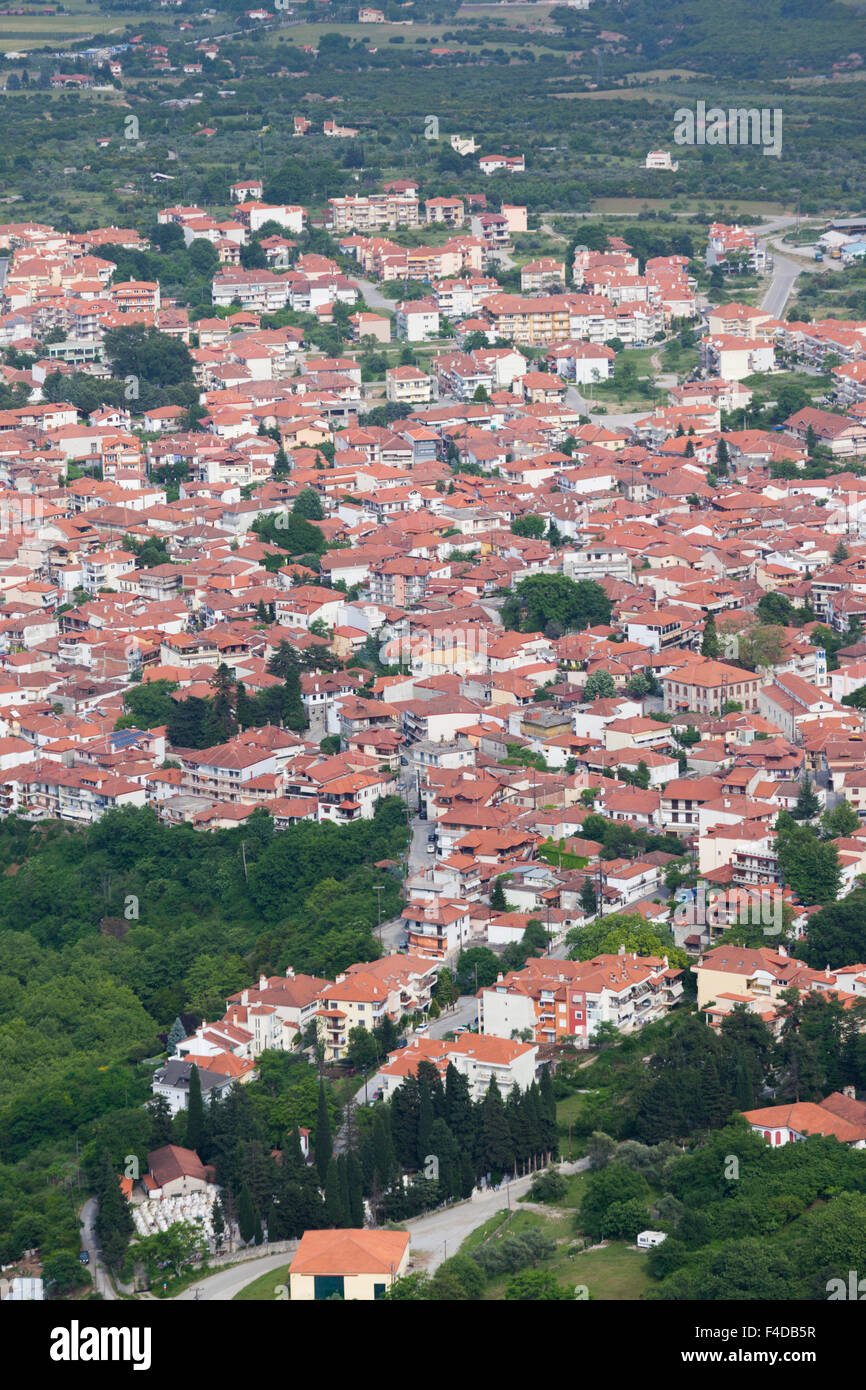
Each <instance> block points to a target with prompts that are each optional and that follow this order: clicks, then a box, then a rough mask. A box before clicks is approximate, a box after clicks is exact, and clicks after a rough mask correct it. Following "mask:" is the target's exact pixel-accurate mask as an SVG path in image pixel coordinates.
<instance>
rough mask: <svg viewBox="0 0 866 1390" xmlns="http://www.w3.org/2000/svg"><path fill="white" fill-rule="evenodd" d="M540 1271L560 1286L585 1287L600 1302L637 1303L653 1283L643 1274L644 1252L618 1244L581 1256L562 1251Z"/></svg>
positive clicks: (624, 1244)
mask: <svg viewBox="0 0 866 1390" xmlns="http://www.w3.org/2000/svg"><path fill="white" fill-rule="evenodd" d="M544 1267H545V1269H548V1268H549V1269H550V1271H551V1273H552V1274H555V1275H556V1278H557V1280H558V1281H559V1283H560V1284H565V1285H568V1284H571V1283H574V1284H585V1285H586V1286H587V1288H588V1289H589V1293H590V1297H591V1298H597V1299H601V1300H603V1301H608V1300H610V1301H614V1300H616V1301H619V1300H624V1301H626V1302H637V1301H638V1300H639V1299H642V1298H643V1297H644V1295H645V1294H646V1291H647V1289H649V1288H650V1287H651V1286H652V1283H653V1281H652V1280H651V1279H650V1277H649V1275H648V1274H647V1272H646V1252H645V1251H643V1250H630V1249H629V1248H628V1246H627V1245H626V1243H625V1241H622V1240H617V1241H612V1242H611V1243H610V1245H608V1246H606V1247H605V1249H603V1250H588V1251H587V1252H586V1253H585V1254H569V1253H568V1251H567V1250H566V1251H564V1252H563V1254H562V1255H559V1254H557V1255H555V1256H554V1257H553V1259H552V1260H550V1261H545V1265H544Z"/></svg>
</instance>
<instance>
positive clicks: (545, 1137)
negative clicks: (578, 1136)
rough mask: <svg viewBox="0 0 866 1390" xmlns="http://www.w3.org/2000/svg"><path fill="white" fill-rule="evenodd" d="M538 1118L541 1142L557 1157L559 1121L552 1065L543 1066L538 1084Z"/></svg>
mask: <svg viewBox="0 0 866 1390" xmlns="http://www.w3.org/2000/svg"><path fill="white" fill-rule="evenodd" d="M538 1101H539V1104H538V1118H539V1121H540V1124H541V1143H542V1147H543V1149H544V1151H545V1153H548V1154H550V1157H551V1158H555V1157H556V1155H557V1152H558V1150H559V1122H558V1120H557V1118H556V1096H555V1095H554V1094H553V1079H552V1077H551V1075H550V1067H542V1068H541V1076H540V1078H539V1085H538Z"/></svg>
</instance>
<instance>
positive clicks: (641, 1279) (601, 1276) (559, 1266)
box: [460, 1174, 651, 1303]
mask: <svg viewBox="0 0 866 1390" xmlns="http://www.w3.org/2000/svg"><path fill="white" fill-rule="evenodd" d="M575 1178H576V1179H578V1180H583V1181H585V1177H584V1175H583V1174H576V1175H575ZM579 1190H580V1181H575V1179H570V1180H569V1205H573V1202H574V1201H576V1200H579ZM505 1215H506V1213H502V1212H501V1213H499V1215H497V1216H496V1217H494V1218H493V1220H492V1221H488V1222H487V1223H486V1224H485V1225H484V1226H482V1227H479V1229H478V1230H477V1231H473V1233H472V1235H471V1236H469V1237H467V1239H466V1240H465V1241H464V1242H463V1244H462V1245H461V1247H460V1249H461V1253H463V1254H469V1253H471V1251H472V1250H475V1249H477V1248H478V1246H479V1245H481V1244H482V1243H483V1242H484V1240H485V1239H489V1238H490V1237H491V1235H492V1232H493V1231H494V1230H496V1228H497V1227H498V1226H500V1225H501V1222H502V1218H503V1216H505ZM530 1230H540V1231H543V1232H544V1234H545V1235H548V1236H551V1237H552V1238H553V1239H554V1240H555V1241H556V1242H557V1251H556V1254H555V1255H554V1256H553V1257H552V1258H551V1259H549V1260H542V1261H541V1262H540V1264H539V1268H540V1269H544V1270H548V1271H549V1272H550V1273H551V1274H553V1275H554V1277H555V1278H556V1280H557V1282H558V1283H560V1284H562V1285H563V1287H565V1288H574V1287H575V1286H577V1285H578V1284H582V1285H585V1286H586V1288H587V1289H588V1290H589V1294H590V1297H591V1298H593V1299H599V1300H623V1301H626V1302H635V1301H637V1300H639V1299H642V1298H643V1297H644V1295H645V1293H646V1291H647V1289H648V1288H649V1287H650V1284H651V1280H650V1279H649V1276H648V1275H647V1273H646V1256H645V1254H644V1252H643V1251H639V1250H630V1249H629V1248H628V1246H627V1245H626V1243H625V1242H624V1241H612V1242H611V1243H610V1244H609V1245H607V1246H605V1247H604V1248H603V1249H600V1250H590V1251H587V1252H586V1253H584V1252H583V1251H581V1250H579V1249H578V1248H577V1247H578V1244H579V1241H580V1236H579V1234H578V1232H577V1231H576V1229H575V1220H574V1217H573V1216H572V1215H571V1214H570V1213H568V1212H563V1214H562V1215H557V1214H552V1215H550V1216H547V1215H543V1214H542V1213H541V1212H537V1211H518V1212H517V1213H516V1214H515V1215H514V1216H513V1217H512V1219H511V1221H510V1222H509V1223H508V1225H507V1226H505V1228H504V1229H503V1231H502V1233H501V1235H500V1236H499V1237H498V1238H499V1239H501V1238H502V1236H505V1235H509V1236H512V1235H515V1236H517V1235H521V1234H522V1233H524V1232H526V1231H530ZM510 1277H511V1276H510V1275H503V1276H502V1277H501V1278H498V1279H492V1280H491V1281H490V1283H489V1284H488V1285H487V1287H486V1288H485V1290H484V1299H483V1301H484V1302H485V1303H495V1302H499V1301H501V1300H502V1299H504V1297H505V1290H506V1289H507V1287H508V1283H509V1280H510Z"/></svg>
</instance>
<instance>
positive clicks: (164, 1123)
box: [147, 1096, 174, 1149]
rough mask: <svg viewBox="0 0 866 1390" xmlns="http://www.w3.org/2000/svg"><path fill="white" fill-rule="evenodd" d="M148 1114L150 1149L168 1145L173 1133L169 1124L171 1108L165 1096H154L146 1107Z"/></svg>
mask: <svg viewBox="0 0 866 1390" xmlns="http://www.w3.org/2000/svg"><path fill="white" fill-rule="evenodd" d="M147 1108H148V1111H149V1112H150V1147H151V1148H152V1149H161V1148H162V1147H163V1145H165V1144H170V1143H171V1140H172V1135H173V1133H174V1131H173V1129H172V1123H171V1118H172V1117H171V1107H170V1105H169V1103H168V1101H167V1100H166V1098H165V1096H156V1097H154V1099H153V1100H152V1101H151V1102H150V1104H149V1105H148V1107H147Z"/></svg>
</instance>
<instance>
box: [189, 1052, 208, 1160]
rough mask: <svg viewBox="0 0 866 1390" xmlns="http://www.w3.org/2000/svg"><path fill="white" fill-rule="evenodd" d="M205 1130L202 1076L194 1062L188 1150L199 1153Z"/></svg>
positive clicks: (191, 1082) (190, 1090)
mask: <svg viewBox="0 0 866 1390" xmlns="http://www.w3.org/2000/svg"><path fill="white" fill-rule="evenodd" d="M203 1128H204V1100H203V1098H202V1093H201V1076H200V1075H199V1069H198V1067H197V1066H196V1064H195V1062H193V1064H192V1066H191V1067H190V1073H189V1099H188V1106H187V1113H186V1143H187V1148H189V1149H195V1150H196V1151H198V1148H199V1145H200V1144H201V1140H202V1130H203Z"/></svg>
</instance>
